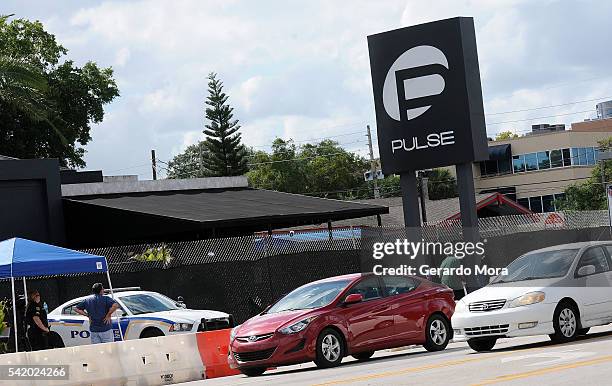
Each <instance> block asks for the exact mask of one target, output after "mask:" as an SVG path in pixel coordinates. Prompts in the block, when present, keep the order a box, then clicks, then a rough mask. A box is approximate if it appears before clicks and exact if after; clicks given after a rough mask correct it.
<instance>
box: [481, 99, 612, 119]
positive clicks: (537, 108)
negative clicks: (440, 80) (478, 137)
mask: <svg viewBox="0 0 612 386" xmlns="http://www.w3.org/2000/svg"><path fill="white" fill-rule="evenodd" d="M603 99H612V96H608V97H601V98H595V99H585V100H581V101H575V102H568V103H561V104H558V105H548V106H541V107H534V108H530V109H522V110H512V111H501V112H498V113H488V114H485V116H491V115H502V114H512V113H521V112H524V111H534V110H542V109H549V108H553V107H562V106H570V105H575V104H579V103H586V102H595V101H599V100H603Z"/></svg>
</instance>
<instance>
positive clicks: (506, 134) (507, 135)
mask: <svg viewBox="0 0 612 386" xmlns="http://www.w3.org/2000/svg"><path fill="white" fill-rule="evenodd" d="M518 137H519V135H518V134H515V133H513V132H511V131H509V130H508V131H501V132H499V133H497V135H496V136H495V140H496V141H503V140H504V139H514V138H518Z"/></svg>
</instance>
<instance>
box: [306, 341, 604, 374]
mask: <svg viewBox="0 0 612 386" xmlns="http://www.w3.org/2000/svg"><path fill="white" fill-rule="evenodd" d="M609 339H610V336H609V335H605V336H600V337H596V338H591V339H585V340H584V341H579V342H584V343H587V344H589V343H595V342H598V341H601V340H609ZM538 343H541V342H538ZM557 347H563V345H560V346H557ZM550 348H551V346H544V347H532V348H516V349H514V351H511V352H507V351H506V352H501V353H491V354H488V353H480V354H473V355H478V357H476V358H468V359H460V360H455V361H449V362H442V363H436V364H431V365H425V366H419V367H411V368H407V369H403V370H395V371H388V372H382V373H375V374H370V375H363V376H360V377H353V378H344V379H338V380H335V381H329V382H323V383H318V384H314V385H312V386H330V385H341V384H347V383H353V382H361V381H367V380H370V379H377V378H386V377H393V376H396V375H403V374H408V373H415V372H419V371H426V370H431V369H436V368H443V367H450V366H456V365H460V364H464V363H470V362H477V361H480V360H486V359H489V358H496V357H501V356H508V355H512V354H516V353H523V352H532V351H543V350H547V349H550ZM503 349H504V350H507V349H510V347H504V348H503ZM466 351H467V350H466ZM579 363H581V362H579Z"/></svg>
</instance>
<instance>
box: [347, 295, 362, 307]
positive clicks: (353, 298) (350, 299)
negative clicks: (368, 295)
mask: <svg viewBox="0 0 612 386" xmlns="http://www.w3.org/2000/svg"><path fill="white" fill-rule="evenodd" d="M362 301H363V295H361V294H350V295H349V296H347V297H346V299H344V304H347V305H348V304H355V303H361V302H362Z"/></svg>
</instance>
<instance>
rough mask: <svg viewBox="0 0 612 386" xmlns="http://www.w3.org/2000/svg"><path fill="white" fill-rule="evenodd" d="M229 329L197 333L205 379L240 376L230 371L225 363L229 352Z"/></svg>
mask: <svg viewBox="0 0 612 386" xmlns="http://www.w3.org/2000/svg"><path fill="white" fill-rule="evenodd" d="M230 332H231V330H230V329H227V330H218V331H207V332H198V333H197V334H196V336H197V340H198V350H199V352H200V357H201V358H202V363H203V364H204V367H205V368H206V378H218V377H227V376H229V375H236V374H240V371H238V370H235V369H232V368H230V367H229V364H228V363H227V353H228V352H229V343H230Z"/></svg>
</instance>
